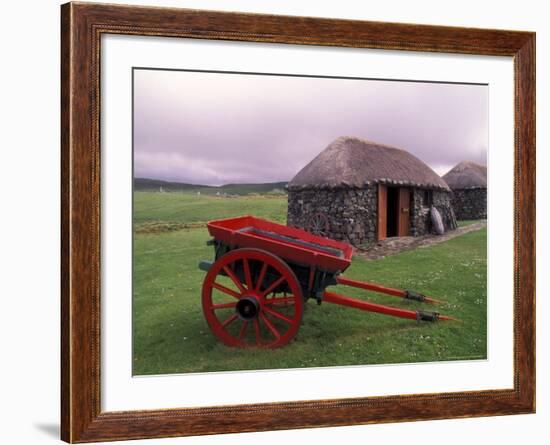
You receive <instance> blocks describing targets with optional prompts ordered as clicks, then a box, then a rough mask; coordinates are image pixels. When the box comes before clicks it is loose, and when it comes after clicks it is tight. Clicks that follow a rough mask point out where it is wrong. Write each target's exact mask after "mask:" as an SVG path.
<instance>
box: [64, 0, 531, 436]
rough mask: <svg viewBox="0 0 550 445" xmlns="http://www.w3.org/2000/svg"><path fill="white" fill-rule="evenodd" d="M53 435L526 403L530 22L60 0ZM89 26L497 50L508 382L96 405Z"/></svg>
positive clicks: (354, 418) (96, 48)
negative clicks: (431, 390) (504, 125)
mask: <svg viewBox="0 0 550 445" xmlns="http://www.w3.org/2000/svg"><path fill="white" fill-rule="evenodd" d="M61 34H62V43H61V148H62V159H61V170H62V177H61V202H62V210H61V221H62V226H61V231H62V244H61V261H62V263H61V269H62V273H61V290H62V291H61V314H62V316H61V332H62V341H61V369H62V374H61V402H62V403H61V437H62V439H63V440H65V441H67V442H71V443H72V442H92V441H104V440H122V439H139V438H153V437H174V436H185V435H200V434H216V433H231V432H244V431H264V430H280V429H290V428H311V427H324V426H339V425H356V424H368V423H379V422H402V421H412V420H427V419H442V418H458V417H474V416H494V415H505V414H519V413H533V412H534V411H535V228H534V226H535V34H534V33H530V32H517V31H502V30H487V29H467V28H454V27H439V26H425V25H410V24H394V23H380V22H363V21H351V20H334V19H325V18H306V17H290V16H273V15H256V14H242V13H225V12H212V11H197V10H186V9H172V8H148V7H134V6H117V5H107V4H92V3H85V4H83V3H68V4H65V5H62V7H61ZM103 34H126V35H138V36H139V35H145V36H166V37H177V38H193V39H222V40H235V41H247V42H276V43H286V44H300V45H322V46H337V47H353V48H378V49H386V50H408V51H427V52H446V53H462V54H476V55H497V56H511V57H513V59H514V70H515V81H514V82H515V86H514V88H515V91H514V95H515V127H514V134H515V173H514V175H515V176H514V178H515V179H514V184H515V191H514V194H515V195H514V206H515V209H514V289H513V292H514V387H513V389H509V390H499V389H495V390H484V391H475V392H455V393H436V394H417V395H399V396H384V397H367V398H348V399H330V400H311V401H307V400H306V401H300V402H287V403H263V404H249V405H236V406H212V407H209V408H183V409H167V410H151V411H129V412H102V410H101V404H100V358H101V348H100V337H101V330H100V305H101V295H100V231H101V227H100V199H101V196H100V183H101V177H100V162H101V159H100V120H99V115H100V110H101V108H100V55H101V45H100V38H101V36H102V35H103Z"/></svg>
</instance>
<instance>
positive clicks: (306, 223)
mask: <svg viewBox="0 0 550 445" xmlns="http://www.w3.org/2000/svg"><path fill="white" fill-rule="evenodd" d="M376 212H377V188H376V186H366V187H365V188H362V189H357V188H333V189H315V190H313V189H303V190H292V189H290V190H289V191H288V213H287V224H288V225H289V226H293V227H299V228H303V229H306V230H309V227H310V222H311V220H312V219H314V218H316V217H317V215H319V214H322V215H325V217H326V222H327V229H328V230H327V233H326V234H324V235H325V236H327V237H329V238H332V239H336V240H342V241H347V242H349V243H351V244H353V245H358V244H368V243H372V242H375V241H376V224H377V214H376Z"/></svg>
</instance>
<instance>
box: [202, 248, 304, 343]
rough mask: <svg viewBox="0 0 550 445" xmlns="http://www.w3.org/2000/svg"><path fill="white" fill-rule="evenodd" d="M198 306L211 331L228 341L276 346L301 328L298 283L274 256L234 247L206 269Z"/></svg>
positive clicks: (283, 263) (300, 298) (256, 250)
mask: <svg viewBox="0 0 550 445" xmlns="http://www.w3.org/2000/svg"><path fill="white" fill-rule="evenodd" d="M202 309H203V312H204V317H205V318H206V321H207V322H208V325H209V326H210V329H212V332H213V333H214V334H215V335H216V336H217V337H218V338H219V339H220V340H221V341H222V342H223V343H225V344H226V345H227V346H238V347H241V348H244V347H251V346H252V347H262V348H278V347H281V346H284V345H286V344H287V343H288V342H290V341H291V340H292V339H293V338H294V336H295V335H296V333H297V332H298V329H299V328H300V323H301V321H302V313H303V299H302V289H301V287H300V284H299V283H298V279H297V278H296V275H295V274H294V272H293V271H292V269H291V268H290V267H289V266H288V265H287V264H286V263H285V262H284V261H282V260H281V259H279V258H278V257H277V256H275V255H273V254H271V253H269V252H266V251H263V250H260V249H236V250H232V251H230V252H228V253H226V254H225V255H223V256H222V257H221V258H219V259H218V260H217V261H216V262H215V263H214V264H213V265H212V266H211V268H210V270H209V271H208V273H207V274H206V277H205V279H204V283H203V287H202Z"/></svg>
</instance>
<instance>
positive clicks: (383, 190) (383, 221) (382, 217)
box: [378, 184, 388, 240]
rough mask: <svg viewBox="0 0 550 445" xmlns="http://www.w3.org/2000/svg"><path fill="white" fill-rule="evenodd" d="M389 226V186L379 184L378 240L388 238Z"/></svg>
mask: <svg viewBox="0 0 550 445" xmlns="http://www.w3.org/2000/svg"><path fill="white" fill-rule="evenodd" d="M387 226H388V188H387V187H386V186H385V185H382V184H378V240H383V239H386V237H387V236H388V233H387Z"/></svg>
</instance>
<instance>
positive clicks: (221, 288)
mask: <svg viewBox="0 0 550 445" xmlns="http://www.w3.org/2000/svg"><path fill="white" fill-rule="evenodd" d="M212 287H213V288H214V289H217V290H219V291H220V292H223V293H224V294H227V295H231V296H232V297H235V298H236V299H239V298H241V295H240V294H238V293H237V292H235V291H234V290H231V289H229V288H228V287H225V286H224V285H223V284H219V283H212Z"/></svg>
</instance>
